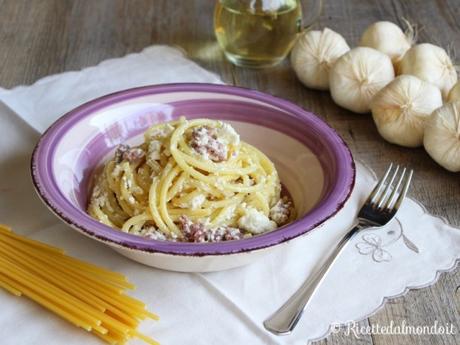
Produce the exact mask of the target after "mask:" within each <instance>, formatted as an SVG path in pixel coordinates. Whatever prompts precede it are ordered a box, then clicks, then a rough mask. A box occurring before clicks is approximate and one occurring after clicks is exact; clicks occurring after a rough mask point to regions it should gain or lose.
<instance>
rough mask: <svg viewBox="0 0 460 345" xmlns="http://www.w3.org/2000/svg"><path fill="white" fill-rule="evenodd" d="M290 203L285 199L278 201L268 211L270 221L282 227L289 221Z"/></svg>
mask: <svg viewBox="0 0 460 345" xmlns="http://www.w3.org/2000/svg"><path fill="white" fill-rule="evenodd" d="M290 208H291V202H290V201H289V200H287V199H286V198H283V199H280V200H278V202H277V203H276V204H275V206H273V207H272V208H271V209H270V214H269V216H270V219H271V220H273V221H274V222H275V223H276V224H278V225H283V224H285V223H286V222H287V221H288V220H289V215H290V213H291V210H290Z"/></svg>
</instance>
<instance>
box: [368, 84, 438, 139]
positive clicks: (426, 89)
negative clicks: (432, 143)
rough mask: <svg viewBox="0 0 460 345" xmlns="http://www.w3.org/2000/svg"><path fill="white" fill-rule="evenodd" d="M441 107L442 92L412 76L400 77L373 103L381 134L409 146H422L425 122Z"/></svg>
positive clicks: (373, 112) (374, 115)
mask: <svg viewBox="0 0 460 345" xmlns="http://www.w3.org/2000/svg"><path fill="white" fill-rule="evenodd" d="M440 106H442V96H441V91H439V89H438V88H437V87H436V86H434V85H432V84H430V83H427V82H426V81H423V80H421V79H418V78H417V77H414V76H411V75H402V76H399V77H397V78H396V79H395V80H393V81H392V82H391V83H389V84H388V85H387V86H386V87H384V88H383V89H382V90H380V92H379V93H377V95H375V97H374V99H373V100H372V103H371V109H372V116H373V118H374V121H375V124H376V126H377V129H378V131H379V133H380V135H381V136H382V137H383V138H384V139H385V140H387V141H389V142H390V143H393V144H398V145H402V146H407V147H417V146H421V145H422V144H423V132H424V128H425V121H426V120H427V119H428V118H429V116H430V115H431V113H432V112H433V111H434V110H435V109H437V108H439V107H440Z"/></svg>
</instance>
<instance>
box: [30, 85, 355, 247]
mask: <svg viewBox="0 0 460 345" xmlns="http://www.w3.org/2000/svg"><path fill="white" fill-rule="evenodd" d="M172 92H210V93H223V94H228V95H236V96H241V97H246V98H251V99H253V100H257V101H259V102H263V103H266V104H268V105H272V106H275V107H277V108H280V109H282V110H283V111H287V112H289V113H291V114H293V115H295V116H296V118H297V120H299V121H302V122H305V123H309V124H314V125H315V128H316V129H318V130H320V131H322V134H323V135H324V137H325V138H326V139H325V140H326V141H328V142H329V143H331V144H334V145H332V146H331V151H332V152H333V154H334V155H335V156H336V159H337V165H338V166H340V167H341V168H342V169H340V170H339V171H338V176H337V179H336V181H335V184H333V187H332V189H331V191H330V193H329V195H328V196H326V198H325V199H324V200H322V202H321V204H320V205H317V206H315V207H314V208H313V210H312V212H309V213H307V214H306V215H305V216H303V217H302V218H300V219H298V220H296V221H295V222H293V223H290V224H288V225H286V226H284V227H282V228H279V229H277V231H273V232H268V233H264V234H261V235H258V236H254V237H251V238H248V239H242V240H235V241H223V242H215V243H184V242H172V241H158V240H152V239H146V238H143V237H140V236H136V235H131V234H128V233H124V232H121V231H118V230H115V229H113V228H111V227H109V226H107V225H104V224H102V223H100V222H98V221H97V220H95V219H93V218H92V217H90V216H89V215H88V214H86V213H84V212H82V211H81V210H80V209H78V208H77V207H75V206H74V205H72V203H70V202H69V201H68V200H67V199H66V198H65V197H64V195H62V193H61V192H60V191H59V189H58V187H57V185H56V183H55V181H54V178H52V177H50V171H51V170H50V167H51V160H52V159H51V157H52V154H49V153H50V151H51V152H52V151H53V150H54V149H55V147H56V145H54V144H55V141H56V140H59V138H61V137H62V135H63V134H64V133H66V131H68V130H69V128H72V126H73V125H74V124H75V123H77V122H79V121H80V120H82V119H84V118H86V117H88V116H91V114H93V113H94V112H96V111H98V110H100V109H102V108H105V107H108V106H111V105H114V104H116V103H119V102H122V101H126V100H129V99H133V98H137V97H142V96H148V95H152V94H162V93H172ZM343 168H345V169H343ZM30 169H31V176H32V182H33V185H34V188H35V190H36V192H37V194H38V195H39V197H40V198H41V200H42V201H43V202H44V203H45V204H46V205H47V206H48V208H49V209H50V210H51V211H52V212H53V213H55V214H56V215H57V216H58V217H59V218H60V219H61V220H63V221H64V222H65V223H67V224H68V225H70V226H71V227H73V228H74V229H76V230H78V231H79V232H82V233H83V234H85V235H87V236H89V237H91V238H94V239H96V240H98V241H102V242H105V243H106V244H109V245H117V246H121V247H125V248H128V249H132V250H140V251H143V252H155V253H158V252H159V253H164V254H172V255H188V256H205V255H226V254H235V253H242V252H249V251H253V250H257V249H263V248H267V247H271V246H275V245H278V244H281V243H283V242H286V241H289V240H291V239H293V238H296V237H298V236H301V235H303V234H305V233H308V232H309V231H311V230H313V229H315V228H317V227H318V226H320V225H321V224H323V223H324V222H325V221H327V220H328V219H330V218H332V217H333V216H334V215H335V214H336V213H337V212H338V211H340V210H341V209H342V208H343V206H344V204H345V203H346V201H347V200H348V199H349V197H350V195H351V192H352V190H353V188H354V185H355V178H356V167H355V162H354V159H353V156H352V154H351V151H350V149H349V148H348V146H347V144H346V143H345V141H344V140H343V139H342V138H341V137H340V135H339V134H338V133H337V132H336V131H335V130H334V129H333V128H332V127H331V126H329V125H328V124H327V123H326V122H325V121H324V120H322V119H321V118H319V117H318V116H316V115H314V114H313V113H311V112H309V111H307V110H304V109H303V108H301V107H300V106H297V105H295V104H294V103H292V102H290V101H287V100H285V99H282V98H279V97H276V96H273V95H271V94H268V93H264V92H261V91H257V90H253V89H248V88H243V87H237V86H230V85H221V84H209V83H171V84H157V85H147V86H142V87H137V88H130V89H126V90H121V91H118V92H114V93H111V94H108V95H105V96H102V97H98V98H96V99H94V100H91V101H89V102H86V103H84V104H82V105H80V106H78V107H77V108H74V109H73V110H71V111H69V112H67V113H66V114H64V115H63V116H61V117H60V118H58V119H57V120H56V121H55V122H54V123H53V124H52V125H51V126H50V127H49V128H48V129H47V130H46V131H45V132H44V133H43V134H42V136H41V137H40V139H39V140H38V142H37V144H36V146H35V148H34V151H33V153H32V157H31V167H30Z"/></svg>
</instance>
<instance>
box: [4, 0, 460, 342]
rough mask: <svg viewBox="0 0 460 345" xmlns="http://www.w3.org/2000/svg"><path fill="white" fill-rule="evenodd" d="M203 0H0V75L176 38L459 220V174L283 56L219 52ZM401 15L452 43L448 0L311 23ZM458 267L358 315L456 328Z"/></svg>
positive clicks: (329, 1) (453, 3)
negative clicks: (408, 182)
mask: <svg viewBox="0 0 460 345" xmlns="http://www.w3.org/2000/svg"><path fill="white" fill-rule="evenodd" d="M213 7H214V1H210V0H201V1H200V0H196V1H192V0H124V1H123V0H74V1H71V0H0V23H1V24H0V66H1V67H0V85H2V86H3V87H13V86H15V85H18V84H30V83H33V82H34V81H35V80H37V79H39V78H41V77H44V76H46V75H49V74H53V73H60V72H64V71H68V70H76V69H80V68H83V67H85V66H91V65H94V64H97V63H98V62H99V61H102V60H104V59H108V58H112V57H118V56H123V55H125V54H127V53H131V52H137V51H140V50H141V49H142V48H144V47H146V46H148V45H151V44H169V45H178V46H181V47H183V48H184V49H185V51H186V52H187V53H188V54H189V55H190V57H191V58H193V59H194V60H195V61H197V62H198V63H199V64H200V65H202V66H203V67H205V68H207V69H209V70H212V71H214V72H216V73H217V74H219V75H220V76H222V79H223V80H224V81H226V82H227V83H229V84H234V85H238V86H245V87H250V88H254V89H258V90H262V91H265V92H269V93H272V94H275V95H277V96H279V97H284V98H286V99H289V100H291V101H293V102H294V103H297V104H299V105H300V106H302V107H304V108H306V109H310V110H312V111H313V112H315V113H316V114H318V115H320V116H321V117H323V118H324V119H325V120H326V121H327V122H328V123H329V124H331V125H332V126H333V127H334V128H335V129H337V131H338V132H339V133H340V134H341V135H342V136H343V138H344V139H345V140H346V142H347V143H348V145H350V147H351V149H352V151H353V153H354V155H355V157H356V158H358V159H360V160H362V161H363V162H365V163H367V164H368V165H369V166H370V167H372V168H373V169H374V170H375V171H377V172H378V173H381V172H382V171H383V169H384V168H385V167H386V166H387V165H388V162H390V161H393V162H396V163H401V164H404V165H409V166H411V167H413V168H414V169H415V171H416V174H415V181H414V183H413V187H412V190H411V194H412V195H413V196H415V197H416V198H417V199H418V200H420V201H421V202H423V203H424V204H425V206H426V207H427V208H428V210H429V211H430V212H432V213H433V214H437V215H440V216H442V217H445V218H446V219H447V220H448V221H449V222H450V223H452V224H454V225H457V226H459V225H460V175H459V174H453V173H449V172H447V171H445V170H444V169H442V168H441V167H439V166H438V165H437V164H436V163H434V162H433V161H432V160H431V159H430V158H429V157H428V156H427V154H426V153H425V152H424V150H423V149H422V148H420V149H405V148H401V147H397V146H394V145H390V144H388V143H387V142H385V141H384V140H382V139H381V138H380V137H379V135H378V133H377V131H376V128H375V126H374V123H373V121H372V118H371V117H370V116H369V115H357V114H353V113H350V112H348V111H346V110H344V109H341V108H340V107H338V106H336V105H335V104H334V103H333V102H332V101H331V97H330V96H329V94H328V93H327V92H317V91H312V90H308V89H306V88H305V87H303V86H302V85H301V84H300V83H299V82H298V81H297V79H296V77H295V75H294V73H293V71H292V69H291V68H290V65H289V62H288V61H285V62H284V63H282V64H281V65H280V66H278V67H276V68H272V69H268V70H263V71H255V70H247V69H241V68H238V67H235V66H233V65H231V64H230V63H228V62H227V61H225V59H224V58H223V56H222V53H221V52H220V51H219V49H218V47H217V45H216V42H215V39H214V36H213V23H212V16H213ZM402 17H406V18H408V19H410V20H411V21H413V22H415V23H417V24H419V25H421V26H423V30H422V31H421V32H420V35H419V41H421V42H432V43H435V44H439V45H441V46H444V47H446V46H447V45H448V44H449V43H452V44H453V46H454V47H456V48H457V51H460V25H459V23H460V21H459V19H458V18H460V1H458V0H448V1H447V0H437V1H434V0H433V1H424V0H411V1H403V0H392V1H390V0H388V1H387V0H381V1H379V0H372V1H364V0H353V1H352V0H348V1H337V0H326V3H325V7H324V11H323V15H322V16H321V19H320V21H319V23H318V24H317V25H316V26H317V27H324V26H327V27H330V28H332V29H333V30H336V31H338V32H340V33H342V34H343V35H344V36H345V38H346V39H347V41H348V42H349V44H351V45H354V44H356V43H357V41H358V39H359V36H360V34H361V33H362V31H363V30H364V28H365V27H366V26H367V25H369V24H370V23H372V22H374V21H377V20H391V21H394V22H396V23H399V24H402V23H401V18H402ZM459 285H460V270H459V269H456V270H455V271H454V272H451V273H447V274H442V275H441V276H440V279H439V281H438V282H437V283H436V284H435V285H433V286H432V287H430V288H426V289H423V290H419V291H411V292H409V293H408V294H407V295H405V296H404V297H399V298H396V299H393V300H391V301H389V302H388V303H387V304H386V306H385V307H384V308H383V309H382V310H380V311H379V312H378V313H377V314H375V315H373V316H371V317H369V318H368V319H365V320H363V321H362V322H361V323H360V324H361V325H372V324H377V323H378V324H380V325H389V324H390V322H391V321H394V323H395V324H401V322H402V320H405V321H406V323H407V324H410V325H432V324H433V323H434V321H435V320H437V321H438V322H439V323H440V324H443V323H447V322H449V323H453V324H454V325H456V327H457V333H460V314H459V309H460V291H459ZM319 343H320V344H341V345H343V344H375V345H380V344H385V345H386V344H451V345H455V344H459V343H460V334H457V335H454V336H440V335H426V336H410V335H406V336H398V335H392V336H382V335H373V336H362V338H361V339H356V338H354V337H353V336H348V337H347V336H345V334H344V332H341V333H339V334H336V335H332V336H329V337H328V338H327V339H326V340H323V341H321V342H319Z"/></svg>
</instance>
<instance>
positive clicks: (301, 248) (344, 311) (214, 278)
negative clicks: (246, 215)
mask: <svg viewBox="0 0 460 345" xmlns="http://www.w3.org/2000/svg"><path fill="white" fill-rule="evenodd" d="M166 82H211V83H220V82H221V81H220V79H219V78H218V77H217V76H216V75H214V74H212V73H209V72H207V71H205V70H203V69H202V68H200V67H199V66H197V65H196V64H194V63H193V62H191V61H189V60H187V59H186V57H185V56H184V55H183V53H182V52H181V51H179V50H177V49H174V48H171V47H166V46H153V47H149V48H146V49H145V50H144V51H142V52H141V53H138V54H130V55H127V56H125V57H123V58H119V59H112V60H108V61H105V62H102V63H101V64H99V65H97V66H95V67H90V68H86V69H83V70H81V71H76V72H67V73H63V74H59V75H54V76H50V77H47V78H44V79H41V80H39V81H38V82H36V83H35V84H33V85H31V86H19V87H16V88H14V89H11V90H5V89H0V101H1V102H3V103H1V104H0V130H1V134H2V135H0V222H1V223H6V224H9V225H11V226H12V227H13V228H14V229H15V231H17V232H20V233H22V234H26V235H28V236H30V237H33V238H35V239H38V240H41V241H44V242H48V243H51V244H54V245H57V246H60V247H62V248H64V249H65V250H66V251H67V252H68V253H69V254H70V255H73V256H76V257H79V258H81V259H84V260H88V261H91V262H93V263H96V264H99V265H102V266H105V267H108V268H110V269H113V270H116V271H119V272H122V273H124V274H126V275H127V276H128V277H129V279H130V280H131V281H132V282H133V283H135V284H136V285H137V286H138V288H137V290H135V291H134V292H133V295H134V296H136V297H137V298H140V299H142V300H144V301H145V302H146V303H147V304H148V306H149V307H150V308H151V309H152V310H153V311H155V312H157V313H158V314H159V315H160V317H161V320H160V321H159V322H147V323H144V324H142V326H141V328H142V331H144V332H145V333H147V334H148V335H150V336H152V337H153V338H155V339H157V340H159V341H160V342H161V343H162V344H179V345H182V344H189V343H193V344H203V345H204V344H216V343H218V344H222V345H226V344H229V345H230V344H232V345H233V344H251V345H258V344H261V345H262V344H264V345H266V344H299V345H300V344H306V343H307V342H309V341H311V340H316V339H320V338H322V337H325V336H326V335H327V334H328V332H329V330H330V325H331V324H335V323H345V322H348V321H352V320H360V319H362V318H364V317H366V316H369V315H371V314H372V313H374V312H375V311H376V310H377V309H378V308H380V307H381V306H382V305H383V303H384V300H385V298H387V297H391V296H396V295H400V294H402V293H404V292H405V291H406V290H407V289H408V288H415V287H422V286H427V285H429V284H432V283H434V282H435V280H436V277H437V272H439V271H444V270H449V269H452V268H453V267H455V263H456V260H457V259H459V258H460V231H459V229H457V228H454V227H452V226H449V225H448V224H446V223H445V222H444V221H443V220H442V219H440V218H436V217H434V216H432V215H430V214H428V213H427V212H426V211H425V210H424V208H423V207H422V206H421V205H419V204H418V203H417V201H415V200H412V199H409V200H407V202H405V203H404V205H403V206H402V209H401V211H400V212H399V214H398V219H397V221H394V222H392V223H391V224H390V225H389V226H388V227H387V228H385V229H382V230H379V231H376V230H369V231H367V232H363V233H362V234H359V235H358V236H357V237H356V238H354V239H353V241H352V242H351V243H350V244H349V245H348V246H347V248H346V249H345V251H344V252H343V254H342V255H341V256H340V258H339V259H338V261H337V262H336V264H335V265H334V266H333V268H332V270H331V272H330V273H329V274H328V276H327V278H326V280H325V281H324V284H323V285H322V287H321V289H320V290H319V291H318V293H317V294H316V295H315V296H314V298H313V300H312V301H311V304H310V305H309V307H308V309H307V310H306V312H305V314H304V317H303V318H302V319H301V321H300V323H299V325H298V327H297V329H296V330H295V331H294V333H293V334H292V335H289V336H285V337H276V336H274V335H272V334H270V333H269V332H267V331H265V329H264V328H263V326H262V321H263V320H264V319H265V318H266V317H267V316H268V315H270V314H271V313H272V312H273V311H274V310H276V309H277V308H278V307H279V306H280V305H281V304H282V303H283V302H284V301H285V300H286V299H287V298H288V297H289V296H290V295H291V294H292V293H293V292H294V291H295V290H296V289H297V287H298V286H300V284H301V283H302V282H303V280H304V279H305V278H306V277H308V276H309V275H310V274H311V273H313V272H314V271H315V270H316V269H317V267H318V266H319V264H320V263H321V261H322V259H323V258H324V256H325V254H326V253H328V252H329V250H331V249H332V247H333V246H334V244H335V243H336V242H337V241H338V240H339V238H340V237H341V235H342V234H343V233H345V231H346V230H347V227H348V226H349V225H350V224H351V223H352V220H353V216H354V215H355V214H356V212H357V211H358V209H359V206H360V205H361V203H362V202H363V201H364V199H365V197H366V195H367V194H368V193H369V191H370V190H371V188H372V186H373V184H374V182H375V176H374V174H373V173H372V171H371V170H370V169H368V168H366V167H365V166H364V165H363V164H361V163H358V164H357V183H356V188H355V190H354V192H353V194H352V196H351V199H350V201H349V202H348V203H347V205H346V207H345V208H344V209H343V210H342V211H340V212H339V213H338V214H337V216H336V217H334V218H333V219H332V220H331V221H329V222H328V223H326V224H325V225H324V226H322V227H320V228H319V229H317V230H315V231H312V232H311V233H310V234H309V235H307V236H304V237H302V238H298V239H296V240H294V241H292V243H290V244H288V245H283V246H280V247H279V248H277V250H276V251H275V252H274V253H272V254H271V255H269V256H267V257H266V258H265V259H263V260H260V261H258V262H256V263H254V264H252V265H249V266H246V267H242V268H238V269H233V270H230V271H223V272H216V273H207V274H185V273H175V272H167V271H161V270H158V269H154V268H150V267H147V266H143V265H141V264H138V263H135V262H132V261H130V260H128V259H126V258H124V257H123V256H120V255H118V254H117V253H115V252H114V251H112V250H111V249H110V248H109V247H106V246H105V245H103V244H101V243H98V242H96V241H93V240H91V239H89V238H86V237H84V236H82V235H80V234H78V233H77V232H75V231H73V230H72V229H70V228H69V227H68V226H66V225H65V224H63V223H62V222H60V221H59V220H58V219H57V218H56V217H55V216H53V215H52V214H51V213H50V212H49V211H48V209H47V208H46V207H45V206H43V205H42V204H41V202H40V201H39V199H38V197H37V196H36V195H35V192H34V191H33V187H32V184H31V181H30V177H29V159H30V155H31V152H32V149H33V146H34V144H35V142H36V141H37V139H38V136H39V133H40V132H43V131H44V130H45V129H46V128H47V127H48V126H49V125H50V124H51V123H52V122H53V121H54V120H55V119H57V118H58V117H59V116H61V115H62V114H63V113H65V112H66V111H68V110H70V109H71V108H73V107H75V106H77V105H79V104H81V103H84V102H86V101H88V100H90V99H92V98H95V97H98V96H101V95H103V94H107V93H110V92H114V91H117V90H121V89H125V88H129V87H134V86H142V85H147V84H157V83H166ZM0 305H1V306H2V307H1V309H2V312H1V313H0V337H1V339H2V340H3V342H2V343H4V344H15V345H16V344H17V345H21V344H48V345H53V344H68V345H72V344H82V343H85V344H100V343H101V342H100V341H99V340H98V339H96V338H95V337H94V336H92V335H90V334H88V333H86V332H85V331H83V330H81V329H77V328H75V327H74V326H72V325H69V324H67V323H66V322H65V321H63V320H61V319H59V318H58V317H56V316H55V315H53V314H52V313H50V312H48V311H46V310H45V309H43V308H41V307H40V306H38V305H36V304H34V303H33V302H31V301H29V300H27V299H26V298H17V297H14V296H12V295H10V294H8V293H6V292H4V291H0Z"/></svg>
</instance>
